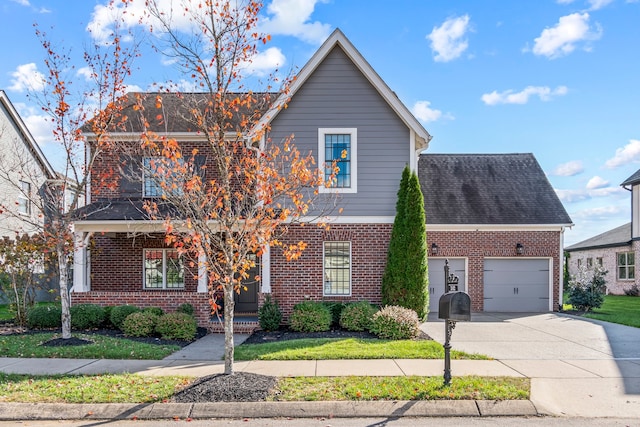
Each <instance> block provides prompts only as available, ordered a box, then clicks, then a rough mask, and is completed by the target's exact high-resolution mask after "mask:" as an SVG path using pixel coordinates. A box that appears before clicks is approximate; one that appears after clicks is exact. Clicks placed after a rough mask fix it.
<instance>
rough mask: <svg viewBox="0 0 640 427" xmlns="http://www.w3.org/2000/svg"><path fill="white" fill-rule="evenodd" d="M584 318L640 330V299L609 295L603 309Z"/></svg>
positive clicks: (589, 313) (598, 309) (587, 314)
mask: <svg viewBox="0 0 640 427" xmlns="http://www.w3.org/2000/svg"><path fill="white" fill-rule="evenodd" d="M584 317H588V318H590V319H597V320H605V321H607V322H611V323H619V324H621V325H627V326H633V327H636V328H640V297H631V296H627V295H607V296H605V297H604V304H602V307H600V308H596V309H594V310H593V311H591V312H588V313H586V314H585V315H584Z"/></svg>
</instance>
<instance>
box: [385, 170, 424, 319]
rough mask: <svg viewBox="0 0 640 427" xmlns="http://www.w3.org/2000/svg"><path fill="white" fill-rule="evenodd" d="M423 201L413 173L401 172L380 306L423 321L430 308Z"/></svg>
mask: <svg viewBox="0 0 640 427" xmlns="http://www.w3.org/2000/svg"><path fill="white" fill-rule="evenodd" d="M427 273H428V271H427V241H426V224H425V212H424V199H423V196H422V191H421V190H420V182H419V181H418V176H417V175H416V174H415V172H410V170H409V167H408V166H407V167H405V169H404V171H403V172H402V179H401V181H400V189H399V190H398V201H397V202H396V218H395V220H394V223H393V230H392V231H391V239H390V241H389V252H388V256H387V266H386V268H385V272H384V275H383V277H382V303H383V304H387V305H400V306H402V307H406V308H410V309H412V310H415V311H416V312H417V313H418V316H419V317H420V318H425V317H426V315H427V312H428V308H429V294H428V289H429V283H428V276H427Z"/></svg>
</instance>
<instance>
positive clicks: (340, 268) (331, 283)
mask: <svg viewBox="0 0 640 427" xmlns="http://www.w3.org/2000/svg"><path fill="white" fill-rule="evenodd" d="M324 295H351V242H324Z"/></svg>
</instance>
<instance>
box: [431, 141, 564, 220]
mask: <svg viewBox="0 0 640 427" xmlns="http://www.w3.org/2000/svg"><path fill="white" fill-rule="evenodd" d="M418 177H419V178H420V185H421V187H422V193H423V194H424V204H425V213H426V216H427V224H451V225H454V224H455V225H483V224H486V225H561V226H569V225H573V224H572V222H571V218H570V217H569V215H568V214H567V212H566V210H565V209H564V206H563V205H562V203H561V202H560V199H558V196H557V195H556V193H555V191H554V190H553V187H552V186H551V184H550V183H549V181H548V179H547V177H546V175H545V174H544V172H543V171H542V168H541V167H540V165H539V164H538V162H537V161H536V159H535V157H534V156H533V154H529V153H527V154H422V155H420V159H419V161H418Z"/></svg>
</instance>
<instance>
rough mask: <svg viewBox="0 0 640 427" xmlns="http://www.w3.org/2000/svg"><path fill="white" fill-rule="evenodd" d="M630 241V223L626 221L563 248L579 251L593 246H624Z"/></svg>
mask: <svg viewBox="0 0 640 427" xmlns="http://www.w3.org/2000/svg"><path fill="white" fill-rule="evenodd" d="M630 243H631V223H630V222H628V223H626V224H624V225H621V226H620V227H616V228H614V229H613V230H609V231H605V232H604V233H602V234H598V235H597V236H594V237H591V238H589V239H587V240H583V241H582V242H578V243H575V244H573V245H571V246H567V247H566V248H564V250H565V251H567V252H571V251H579V250H584V249H593V248H606V247H612V246H624V245H628V244H630Z"/></svg>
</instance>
